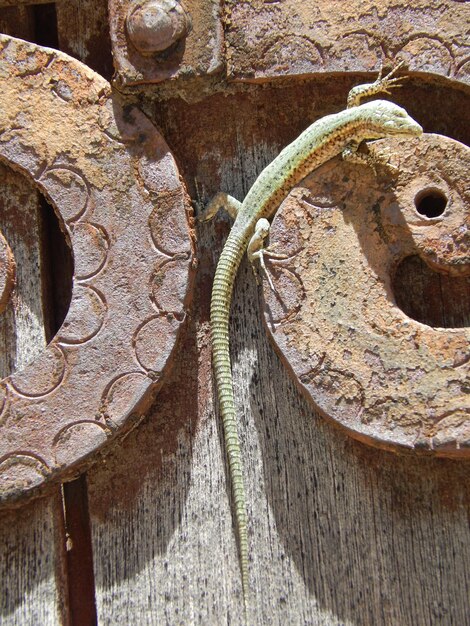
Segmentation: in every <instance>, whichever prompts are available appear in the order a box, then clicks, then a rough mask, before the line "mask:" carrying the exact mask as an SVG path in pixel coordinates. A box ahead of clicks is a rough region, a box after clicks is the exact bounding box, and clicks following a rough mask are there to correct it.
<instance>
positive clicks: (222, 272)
mask: <svg viewBox="0 0 470 626" xmlns="http://www.w3.org/2000/svg"><path fill="white" fill-rule="evenodd" d="M397 67H399V66H397ZM396 69H397V68H395V70H392V72H390V73H389V74H388V76H386V77H384V78H381V76H379V78H378V79H377V80H376V81H375V83H371V84H367V85H360V86H357V87H355V88H353V89H352V90H351V92H350V94H349V97H348V108H347V109H345V110H343V111H341V112H339V113H335V114H332V115H328V116H326V117H323V118H321V119H319V120H317V121H316V122H314V123H313V124H312V125H311V126H309V127H308V128H307V129H306V130H305V131H304V132H303V133H301V135H300V136H299V137H298V138H297V139H295V140H294V141H293V142H292V143H291V144H289V145H288V146H287V147H286V148H284V149H283V150H282V151H281V152H280V154H279V155H278V156H277V157H276V158H275V159H274V160H273V161H272V162H271V163H270V164H269V165H268V166H267V167H266V168H265V169H264V170H263V171H262V172H261V173H260V175H259V176H258V178H257V179H256V181H255V182H254V184H253V186H252V187H251V189H250V190H249V191H248V193H247V195H246V197H245V199H244V201H243V203H239V202H237V201H236V200H234V199H233V198H230V197H229V196H226V195H225V194H222V195H224V196H225V198H226V199H227V201H228V202H231V204H232V206H231V208H232V210H233V211H235V210H236V219H235V222H234V224H233V226H232V229H231V231H230V234H229V236H228V238H227V241H226V243H225V245H224V248H223V250H222V253H221V255H220V258H219V262H218V264H217V269H216V272H215V277H214V283H213V288H212V298H211V313H210V315H211V332H212V359H213V368H214V373H215V380H216V386H217V394H218V399H219V406H220V413H221V417H222V422H223V429H224V440H225V449H226V453H227V458H228V463H229V473H230V478H231V482H232V493H233V499H234V505H235V506H234V509H235V519H236V525H237V531H238V540H239V557H240V568H241V576H242V587H243V596H244V601H245V610H246V602H247V594H248V589H249V585H248V538H247V514H246V503H245V492H244V484H243V469H242V461H241V453H240V445H239V438H238V430H237V423H236V411H235V402H234V392H233V381H232V370H231V365H230V352H229V316H230V305H231V299H232V291H233V286H234V281H235V276H236V274H237V270H238V267H239V265H240V262H241V259H242V256H243V254H244V252H245V251H246V250H247V248H248V249H249V246H250V245H251V243H252V242H253V243H254V249H255V250H257V251H258V252H257V253H255V254H254V255H253V257H256V256H258V258H260V261H261V262H262V267H264V263H263V261H262V254H263V252H264V250H263V249H262V240H263V238H264V237H265V236H266V234H267V231H265V232H264V233H262V232H261V231H260V234H259V237H258V241H256V237H257V233H256V229H257V224H259V223H260V222H259V220H260V219H261V218H268V217H271V216H272V215H273V214H274V213H275V211H276V210H277V208H278V207H279V205H280V203H281V202H282V200H283V199H284V198H285V197H286V196H287V194H288V193H289V191H290V190H291V189H292V187H294V186H295V185H296V184H297V183H299V182H300V181H301V180H302V179H303V178H305V176H307V174H309V173H310V172H311V171H312V170H314V169H316V168H317V167H319V166H320V165H322V164H323V163H325V162H326V161H328V160H329V159H331V158H333V157H335V156H337V155H339V154H343V156H344V158H349V159H351V160H356V161H363V162H364V161H367V162H368V163H369V164H370V165H372V166H373V165H374V164H373V163H372V162H371V158H370V157H367V156H366V155H361V154H358V153H357V147H358V146H359V145H360V143H361V142H362V141H364V140H369V139H379V138H383V137H392V136H401V137H403V136H405V137H413V136H418V135H420V134H421V133H422V128H421V126H419V124H417V123H416V122H415V121H414V120H413V119H412V118H411V117H410V116H409V115H408V114H407V113H406V111H405V110H404V109H402V108H401V107H399V106H397V105H395V104H393V103H391V102H388V101H385V100H375V101H371V102H367V103H365V104H359V102H360V99H361V98H362V97H364V96H367V95H374V94H375V93H378V92H379V91H385V92H387V93H388V89H387V88H388V87H390V86H391V84H392V83H394V82H396V81H398V80H399V79H391V78H390V77H391V75H392V74H393V73H394V72H395V71H396ZM214 200H215V199H214ZM228 202H227V204H228ZM211 205H212V207H211ZM220 206H223V204H221V203H220V201H219V202H217V201H216V202H215V204H214V203H213V202H212V203H210V204H209V206H208V210H207V215H209V216H210V217H212V216H213V215H214V213H215V211H216V210H217V209H218V208H219V207H220ZM250 239H251V241H250ZM253 257H250V260H252V258H253Z"/></svg>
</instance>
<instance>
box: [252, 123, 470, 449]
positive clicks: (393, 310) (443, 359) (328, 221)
mask: <svg viewBox="0 0 470 626" xmlns="http://www.w3.org/2000/svg"><path fill="white" fill-rule="evenodd" d="M371 150H373V151H374V152H375V153H377V154H379V153H380V152H383V153H385V154H391V155H392V156H391V157H390V161H391V163H392V165H393V164H394V165H395V166H399V169H398V170H397V171H395V172H391V171H390V169H387V167H385V166H382V165H380V166H379V168H378V176H376V175H375V174H374V173H373V172H372V171H371V170H370V169H369V168H366V167H361V166H357V165H351V164H347V163H344V162H342V161H341V159H339V158H338V159H335V160H334V161H331V162H329V163H326V164H325V165H324V166H323V167H321V168H320V169H318V170H317V171H316V172H314V173H312V175H310V176H309V177H308V178H307V179H305V181H304V184H302V185H301V186H299V187H297V188H296V189H294V190H293V191H292V192H291V194H290V195H289V196H288V198H287V199H286V200H285V201H284V203H283V204H282V206H281V207H280V209H279V211H278V213H277V214H276V217H275V219H274V222H273V225H272V228H271V231H270V243H271V245H272V246H273V247H274V248H278V249H280V250H281V251H283V252H284V253H285V254H286V255H287V258H286V259H283V260H271V261H270V264H269V271H270V272H271V275H272V278H273V282H274V285H275V288H276V294H274V293H272V292H271V291H270V289H269V287H268V286H267V284H266V281H265V285H264V297H265V321H266V324H267V327H268V329H269V331H270V335H271V338H272V339H273V341H274V343H275V345H276V347H277V348H278V350H279V352H280V354H281V355H282V357H283V358H284V359H285V360H286V361H287V362H288V364H289V366H290V367H289V369H290V370H291V371H292V372H293V374H294V376H295V378H296V380H297V382H298V383H299V385H300V387H301V389H302V390H303V391H304V393H305V394H306V395H307V397H308V398H309V399H310V400H312V401H313V402H314V404H315V406H316V407H317V408H318V409H319V410H320V411H321V412H322V413H323V414H324V415H326V416H328V417H330V418H332V419H333V420H334V421H335V422H337V423H338V424H340V425H341V426H343V427H344V428H346V429H347V430H348V431H349V433H350V434H351V435H352V436H353V437H356V438H358V439H361V440H364V441H367V442H368V443H371V444H373V445H377V446H379V447H389V448H396V447H400V448H406V449H409V450H423V451H427V452H432V453H435V454H439V455H442V456H455V457H468V456H470V376H469V374H470V251H469V247H470V246H469V244H470V230H469V226H470V211H469V202H470V194H469V189H468V185H467V183H466V181H467V175H468V169H469V167H470V150H469V149H468V148H467V147H466V146H464V145H463V144H460V143H458V142H456V141H453V140H450V139H447V138H445V137H442V136H439V135H425V136H423V138H422V139H419V140H413V141H402V142H400V141H398V140H394V141H392V140H388V141H380V142H376V143H375V144H374V145H373V147H372V146H371ZM382 158H384V156H383V155H382ZM385 158H386V157H385ZM409 259H418V261H419V262H420V263H423V265H425V266H426V267H427V268H428V270H427V271H429V272H431V273H432V274H435V273H436V272H437V273H438V275H439V276H440V277H442V278H443V279H445V281H446V285H447V293H446V294H445V295H444V296H443V297H444V299H446V300H450V301H451V302H450V305H452V306H455V307H457V309H459V310H460V311H464V314H463V315H462V316H461V317H459V316H456V318H455V319H457V320H458V321H457V322H453V324H455V326H456V327H446V326H448V324H445V323H444V322H441V323H440V326H441V327H433V326H432V325H429V323H424V322H423V320H421V321H417V320H416V319H413V317H410V316H409V315H407V314H405V312H404V311H402V310H401V309H400V308H399V307H398V306H397V301H398V300H400V299H401V300H402V301H403V300H404V301H405V302H406V301H407V300H409V299H410V298H411V294H410V293H405V294H403V293H401V294H398V293H397V289H398V288H399V287H398V286H397V285H398V284H399V283H397V281H396V276H397V273H398V272H399V271H401V269H400V268H402V267H403V266H404V265H405V266H406V262H407V260H409ZM409 267H411V271H413V267H415V265H413V264H411V265H410V266H409ZM409 278H410V279H411V282H409V283H408V284H412V282H413V280H414V279H415V278H416V279H419V276H416V277H415V276H413V275H411V277H409ZM452 286H454V288H453V289H452ZM431 296H432V293H431V290H430V289H427V288H426V286H425V288H424V289H423V292H422V294H421V296H418V298H419V299H420V298H423V299H427V298H430V297H431ZM456 300H460V301H459V302H456ZM444 304H445V303H444ZM449 326H451V324H449Z"/></svg>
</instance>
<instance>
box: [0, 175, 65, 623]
mask: <svg viewBox="0 0 470 626" xmlns="http://www.w3.org/2000/svg"><path fill="white" fill-rule="evenodd" d="M0 183H1V185H2V195H1V197H0V230H1V231H2V233H3V234H4V236H5V238H6V240H7V241H8V244H9V246H10V248H11V250H12V252H13V255H14V258H15V263H16V285H15V289H14V291H13V293H12V295H11V299H10V302H9V305H8V306H7V308H6V310H5V311H4V313H3V314H1V315H0V378H3V377H4V376H7V375H8V374H10V373H12V372H14V371H16V370H19V369H21V368H22V367H24V366H25V365H26V364H27V363H29V362H31V361H32V360H33V359H34V357H35V356H37V355H38V354H40V352H41V351H42V350H43V349H44V347H45V345H46V343H47V335H48V334H49V333H50V332H51V328H50V327H51V320H50V319H49V317H50V315H49V314H47V313H45V311H46V310H47V309H48V303H46V302H45V296H46V294H45V291H46V289H45V285H46V283H48V282H50V280H51V277H50V276H49V277H48V276H46V274H47V273H48V270H49V269H50V268H49V267H47V262H45V256H44V254H43V252H44V251H43V245H44V239H45V236H46V233H45V228H44V219H43V218H44V212H43V210H42V208H41V201H40V196H39V193H38V191H37V189H36V188H35V187H34V185H33V184H32V183H31V182H30V181H29V180H27V179H26V178H25V177H24V176H23V175H21V174H19V173H18V172H15V171H13V170H11V169H10V168H8V167H6V166H5V165H2V164H0ZM56 228H57V226H56ZM52 230H54V229H52ZM58 248H59V249H60V250H62V249H63V245H62V247H61V246H58ZM47 291H50V289H48V290H47ZM64 291H65V293H67V289H66V288H65V286H64ZM0 546H1V548H0V552H1V556H0V581H1V594H0V595H1V598H2V600H1V623H2V624H25V625H27V624H31V625H33V624H34V625H36V624H41V625H47V624H51V625H55V624H59V623H60V624H67V623H68V612H67V611H68V609H67V608H66V607H67V590H66V581H67V577H66V569H65V556H64V555H65V533H64V528H63V512H62V503H61V498H60V494H59V491H57V495H56V496H55V497H49V498H47V499H44V500H39V501H36V502H33V503H31V504H29V505H27V506H25V507H22V508H19V509H17V510H13V511H2V512H0Z"/></svg>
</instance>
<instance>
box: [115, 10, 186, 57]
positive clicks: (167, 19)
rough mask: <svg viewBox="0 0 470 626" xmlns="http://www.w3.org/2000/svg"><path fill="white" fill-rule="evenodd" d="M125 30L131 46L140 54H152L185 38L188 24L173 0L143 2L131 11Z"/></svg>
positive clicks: (183, 11) (184, 14)
mask: <svg viewBox="0 0 470 626" xmlns="http://www.w3.org/2000/svg"><path fill="white" fill-rule="evenodd" d="M126 28H127V34H128V36H129V39H130V40H131V42H132V44H133V46H134V47H135V48H136V49H137V50H138V51H139V52H141V53H142V54H152V53H154V52H161V51H163V50H166V49H167V48H169V47H170V46H171V45H172V44H174V43H175V42H176V41H178V40H179V39H181V38H183V37H186V36H187V34H188V33H189V31H190V28H191V21H190V19H189V15H188V14H187V13H186V12H185V10H184V9H183V7H182V6H181V4H180V3H179V2H177V0H147V1H146V2H140V3H139V4H138V5H137V6H135V7H133V8H132V9H131V11H130V12H129V14H128V16H127V18H126Z"/></svg>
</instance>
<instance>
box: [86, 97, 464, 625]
mask: <svg viewBox="0 0 470 626" xmlns="http://www.w3.org/2000/svg"><path fill="white" fill-rule="evenodd" d="M319 89H320V90H321V88H319ZM288 91H289V93H288ZM300 91H301V88H299V92H297V93H295V92H296V87H292V86H291V88H290V90H285V91H284V90H279V91H276V90H271V91H270V90H265V91H264V92H263V93H262V95H260V93H259V92H258V93H257V94H256V95H253V97H252V98H251V96H250V95H246V94H245V95H243V96H241V97H239V98H237V97H234V98H233V100H232V102H231V104H229V103H227V100H225V103H224V104H220V102H219V105H214V103H212V105H213V106H215V107H217V106H220V108H219V109H217V108H216V109H214V108H212V109H211V105H210V104H208V102H207V101H206V102H204V103H202V104H201V105H200V106H196V107H194V108H193V109H191V112H188V108H186V109H184V108H183V107H181V109H180V110H179V112H176V115H175V108H173V110H171V105H170V110H169V111H167V113H168V117H167V127H166V136H167V137H168V139H169V141H170V144H171V145H172V147H173V149H175V150H176V152H177V155H178V156H179V159H180V162H181V163H183V167H184V169H185V175H186V178H187V180H189V181H191V180H192V179H193V177H198V178H199V182H200V183H202V187H205V190H206V192H207V194H208V195H210V194H211V193H212V192H214V191H216V190H217V189H218V188H221V189H223V190H225V191H228V192H229V193H232V194H233V195H235V196H236V197H239V198H242V197H243V196H244V194H245V193H246V191H247V188H248V187H249V186H250V184H251V182H252V181H253V179H254V177H255V175H256V173H257V172H258V171H260V170H261V169H262V167H263V166H264V165H266V164H267V163H268V162H269V161H270V160H271V159H272V158H273V156H275V154H276V152H277V150H278V147H279V144H281V145H282V144H284V143H287V141H285V138H286V135H288V134H289V133H292V135H295V125H296V124H299V125H300V124H301V119H300V118H301V117H302V116H303V117H304V119H306V118H308V117H309V114H308V113H307V112H306V110H307V109H308V107H309V106H310V105H308V104H306V105H304V107H305V108H304V110H303V112H302V110H301V109H299V108H298V109H296V108H295V106H294V105H295V102H296V98H297V101H298V102H302V103H305V102H308V100H307V99H306V98H303V99H301V98H300V97H299V93H300ZM346 92H347V88H345V89H344V93H346ZM314 93H315V92H314ZM321 93H322V96H323V97H324V98H326V95H325V94H326V90H323V91H321ZM304 95H305V94H304ZM329 95H330V98H331V99H330V101H329V102H323V104H322V106H324V107H325V109H328V108H329V110H330V111H331V110H333V109H334V106H336V105H335V104H332V102H334V98H333V97H331V96H332V94H331V93H330V94H329ZM222 100H223V99H221V101H222ZM311 101H312V102H313V103H314V104H312V105H311V106H313V107H315V106H316V105H315V103H317V105H318V103H319V102H321V101H322V100H321V96H320V95H319V97H318V98H317V99H316V100H315V97H311ZM172 104H173V105H174V103H172ZM223 107H225V108H223ZM277 107H279V110H286V111H290V112H291V115H290V116H285V117H284V116H282V115H279V116H278V118H276V119H279V123H278V124H270V123H269V111H273V110H276V111H277V110H278V109H277ZM160 110H161V109H160ZM254 111H256V114H254V113H253V112H254ZM325 112H326V111H325ZM162 115H164V114H162ZM316 115H321V111H318V110H316ZM310 119H311V118H310ZM221 120H223V123H222V124H221ZM185 124H186V125H187V127H188V132H187V133H185V132H182V130H181V129H182V128H185ZM162 126H165V124H162ZM189 128H190V129H191V131H190V130H189ZM207 137H211V143H210V146H214V145H215V146H217V152H216V153H215V152H214V151H213V150H212V149H211V148H209V147H208V144H207ZM280 137H282V138H281V139H280ZM198 146H199V148H198ZM198 149H199V150H200V151H201V152H199V153H198ZM188 155H192V156H191V157H190V156H188ZM226 234H227V224H225V226H224V224H223V222H221V221H220V220H219V221H217V222H216V223H215V224H213V225H209V226H200V227H199V239H198V246H199V253H200V259H201V261H200V265H199V283H198V285H197V287H196V294H197V296H196V300H195V302H194V305H193V308H192V315H191V316H190V318H189V320H188V328H187V336H186V339H185V340H184V341H183V342H182V344H181V346H180V347H179V350H178V356H177V360H176V363H175V366H174V372H173V375H172V377H171V379H170V380H168V382H167V384H166V385H165V387H164V389H163V391H162V393H161V394H160V395H159V397H158V398H157V402H156V405H155V408H154V410H153V411H152V412H151V414H150V415H149V417H148V418H147V420H146V421H145V422H144V423H142V424H141V425H140V426H139V428H138V429H136V430H135V431H134V432H133V433H131V434H130V435H129V437H128V438H127V439H126V440H125V441H124V443H123V444H122V445H121V447H120V448H117V449H116V450H114V451H113V453H112V454H110V455H109V456H108V457H107V459H106V461H105V462H103V463H102V464H101V465H99V466H96V468H94V469H93V470H92V471H91V472H90V473H89V486H90V492H89V499H90V514H91V522H92V541H93V550H94V565H95V582H96V598H97V610H98V616H99V621H100V623H102V624H127V623H134V622H136V621H138V622H139V623H141V624H154V623H163V624H228V623H230V624H239V623H242V614H243V611H242V602H241V583H240V572H239V566H238V556H237V547H236V542H235V539H234V531H233V528H232V519H231V512H230V495H229V492H228V490H227V485H226V472H225V465H224V463H223V453H222V443H221V438H222V435H221V431H220V425H219V422H218V420H217V419H216V416H215V413H214V405H213V400H212V393H213V391H212V383H211V380H212V376H211V372H210V348H209V332H208V302H209V297H210V287H211V278H212V272H213V269H214V267H213V264H214V262H215V260H216V258H217V257H218V254H219V252H220V247H221V243H222V240H223V238H224V237H225V235H226ZM232 312H233V322H232V361H233V363H234V379H235V389H236V401H237V408H238V414H239V416H240V432H241V438H242V446H243V450H244V459H245V461H244V462H245V475H246V483H245V484H246V489H247V500H248V514H249V520H250V525H249V536H250V552H251V559H252V560H251V562H250V579H251V587H252V589H253V595H252V598H251V607H250V612H249V613H250V614H249V619H248V623H249V624H284V623H288V624H299V625H300V624H325V625H327V624H328V625H331V624H353V623H360V624H374V625H375V624H400V626H402V625H404V626H406V625H408V624H410V625H411V624H436V625H437V624H439V625H440V624H460V623H466V621H467V619H468V614H467V613H468V588H469V585H470V580H469V572H468V568H467V567H466V563H468V562H470V532H469V527H468V517H467V516H468V508H469V502H470V493H469V484H470V481H469V478H470V465H469V464H468V463H461V462H460V463H456V462H453V461H447V460H436V459H432V458H424V457H423V458H416V457H412V456H401V455H400V456H399V455H393V454H391V453H385V452H381V451H378V450H373V449H371V448H369V447H367V446H365V445H363V444H360V443H357V442H354V441H352V440H350V439H349V438H348V437H347V435H346V434H344V433H343V432H342V431H340V430H338V429H336V428H335V427H333V426H332V425H331V424H330V423H328V422H326V421H325V420H324V419H322V418H319V417H318V416H317V415H316V414H315V412H314V411H313V410H312V408H311V407H310V405H308V404H307V402H306V401H304V399H303V398H302V397H301V395H300V394H299V391H298V390H297V388H296V386H295V385H294V383H293V382H292V381H291V379H290V377H289V374H288V372H287V370H286V368H285V366H284V365H283V364H282V362H281V361H280V359H279V358H278V357H277V355H276V354H275V353H274V350H273V348H272V346H271V345H270V343H269V341H268V339H267V336H266V332H265V329H264V326H263V323H262V320H261V314H260V303H259V300H258V292H257V289H256V285H255V282H254V279H253V277H252V275H251V269H250V268H249V267H248V264H247V263H246V262H244V263H243V264H242V268H241V271H240V275H239V280H238V283H237V287H236V289H235V297H234V304H233V309H232Z"/></svg>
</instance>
